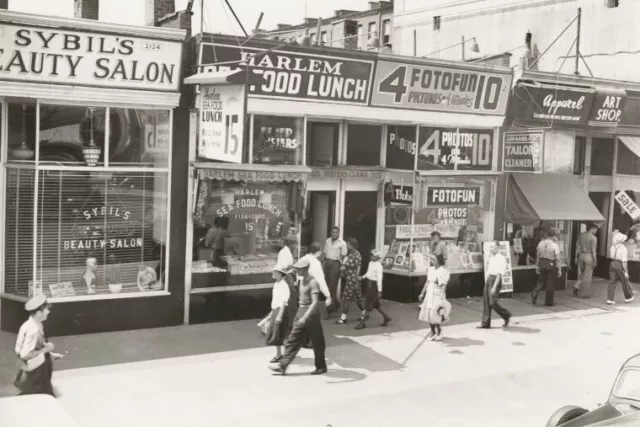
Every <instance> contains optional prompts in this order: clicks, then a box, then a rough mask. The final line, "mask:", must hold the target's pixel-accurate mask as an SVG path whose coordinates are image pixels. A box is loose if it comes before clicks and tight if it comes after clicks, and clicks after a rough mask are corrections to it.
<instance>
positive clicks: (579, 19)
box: [574, 7, 582, 76]
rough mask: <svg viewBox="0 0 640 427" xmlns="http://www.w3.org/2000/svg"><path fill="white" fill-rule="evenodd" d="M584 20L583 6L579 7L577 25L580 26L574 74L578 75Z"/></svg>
mask: <svg viewBox="0 0 640 427" xmlns="http://www.w3.org/2000/svg"><path fill="white" fill-rule="evenodd" d="M581 21H582V8H581V7H579V8H578V22H577V24H578V25H577V27H578V35H577V36H576V69H575V71H574V74H575V75H576V76H579V75H580V71H579V70H578V68H579V66H580V24H581Z"/></svg>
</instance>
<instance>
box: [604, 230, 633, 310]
mask: <svg viewBox="0 0 640 427" xmlns="http://www.w3.org/2000/svg"><path fill="white" fill-rule="evenodd" d="M626 240H627V236H625V235H624V234H622V233H618V232H616V233H615V234H614V235H613V245H611V249H610V250H609V256H610V257H611V264H610V265H609V277H610V278H611V282H609V288H608V289H607V304H609V305H614V304H615V296H616V287H617V286H618V282H620V283H621V284H622V293H623V294H624V302H626V303H630V302H631V301H633V299H634V296H633V289H632V288H631V283H629V268H628V263H627V261H628V253H627V247H626V246H625V245H623V243H624V242H625V241H626Z"/></svg>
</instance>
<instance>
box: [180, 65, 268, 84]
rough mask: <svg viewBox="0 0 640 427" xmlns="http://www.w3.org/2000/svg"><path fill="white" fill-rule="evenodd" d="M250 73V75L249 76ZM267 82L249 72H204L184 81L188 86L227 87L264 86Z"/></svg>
mask: <svg viewBox="0 0 640 427" xmlns="http://www.w3.org/2000/svg"><path fill="white" fill-rule="evenodd" d="M247 73H249V75H247ZM265 83H266V81H265V80H264V79H263V78H262V76H259V75H257V74H256V73H254V72H253V71H249V70H246V69H244V70H237V69H236V70H226V71H215V72H214V71H203V72H200V73H197V74H194V75H193V76H190V77H187V78H186V79H184V84H186V85H225V84H250V85H263V84H265Z"/></svg>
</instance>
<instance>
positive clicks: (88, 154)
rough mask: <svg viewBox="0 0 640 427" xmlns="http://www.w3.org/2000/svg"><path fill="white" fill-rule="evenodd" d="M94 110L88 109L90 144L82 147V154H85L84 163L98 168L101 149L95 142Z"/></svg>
mask: <svg viewBox="0 0 640 427" xmlns="http://www.w3.org/2000/svg"><path fill="white" fill-rule="evenodd" d="M93 110H94V108H93V107H89V108H88V111H89V119H90V127H89V132H90V137H89V144H88V145H85V146H84V147H82V154H84V161H85V162H86V163H87V166H96V165H97V164H98V159H99V158H100V147H98V146H97V145H96V144H95V142H94V140H93Z"/></svg>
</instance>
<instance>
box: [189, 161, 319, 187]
mask: <svg viewBox="0 0 640 427" xmlns="http://www.w3.org/2000/svg"><path fill="white" fill-rule="evenodd" d="M194 166H195V168H196V169H197V170H198V178H200V179H218V180H225V181H246V182H301V181H306V180H307V177H308V176H309V173H310V172H311V169H310V168H308V167H306V166H285V165H277V166H272V165H247V164H244V165H236V164H231V163H229V164H227V163H224V164H221V163H207V162H197V163H195V164H194Z"/></svg>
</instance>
